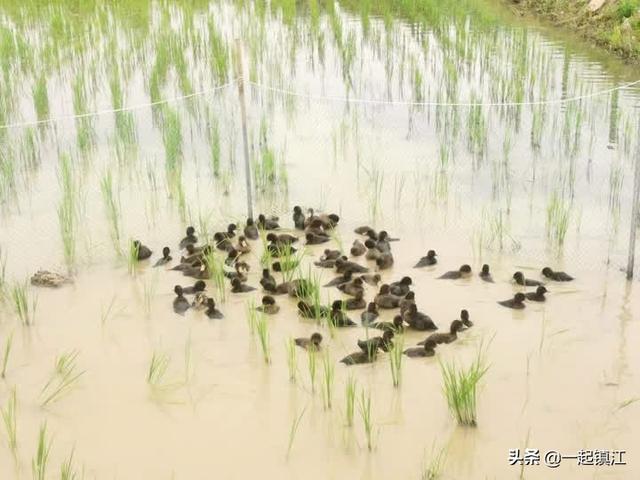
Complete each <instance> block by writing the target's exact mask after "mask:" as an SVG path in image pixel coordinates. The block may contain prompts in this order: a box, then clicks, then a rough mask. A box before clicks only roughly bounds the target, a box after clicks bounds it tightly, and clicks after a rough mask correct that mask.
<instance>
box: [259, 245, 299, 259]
mask: <svg viewBox="0 0 640 480" xmlns="http://www.w3.org/2000/svg"><path fill="white" fill-rule="evenodd" d="M267 251H268V252H269V254H270V255H271V256H272V257H274V258H280V257H287V256H291V255H293V254H295V253H296V252H297V251H298V250H296V249H295V248H294V247H293V246H291V245H289V244H283V243H273V242H270V243H269V244H267Z"/></svg>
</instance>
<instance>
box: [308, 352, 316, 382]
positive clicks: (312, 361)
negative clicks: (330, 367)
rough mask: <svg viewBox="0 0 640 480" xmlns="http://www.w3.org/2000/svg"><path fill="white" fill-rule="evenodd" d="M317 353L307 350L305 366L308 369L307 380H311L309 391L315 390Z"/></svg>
mask: <svg viewBox="0 0 640 480" xmlns="http://www.w3.org/2000/svg"><path fill="white" fill-rule="evenodd" d="M316 355H317V353H316V352H315V351H314V350H309V351H308V352H307V360H308V362H307V367H308V370H309V380H310V381H311V391H312V392H315V391H316V372H317V370H318V364H317V361H318V359H317V357H316Z"/></svg>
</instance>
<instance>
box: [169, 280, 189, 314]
mask: <svg viewBox="0 0 640 480" xmlns="http://www.w3.org/2000/svg"><path fill="white" fill-rule="evenodd" d="M173 291H174V292H175V294H176V298H174V299H173V311H174V312H176V313H178V314H180V315H184V312H186V311H187V310H189V307H191V304H190V303H189V301H188V300H187V299H186V298H184V295H183V294H182V287H181V286H180V285H176V286H175V287H173Z"/></svg>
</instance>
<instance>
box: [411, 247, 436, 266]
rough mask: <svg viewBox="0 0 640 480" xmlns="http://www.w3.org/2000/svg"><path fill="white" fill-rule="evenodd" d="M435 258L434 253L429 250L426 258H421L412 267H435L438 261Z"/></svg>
mask: <svg viewBox="0 0 640 480" xmlns="http://www.w3.org/2000/svg"><path fill="white" fill-rule="evenodd" d="M436 257H437V254H436V251H435V250H429V251H428V252H427V256H426V257H422V258H421V259H420V260H418V263H416V264H415V265H414V266H413V268H422V267H430V266H432V265H435V264H436V263H438V259H437V258H436Z"/></svg>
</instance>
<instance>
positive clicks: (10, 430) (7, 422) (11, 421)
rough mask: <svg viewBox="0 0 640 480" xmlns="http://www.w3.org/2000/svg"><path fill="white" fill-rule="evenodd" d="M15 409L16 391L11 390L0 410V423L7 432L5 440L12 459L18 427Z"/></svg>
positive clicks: (16, 407) (15, 448) (16, 406)
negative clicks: (0, 414) (5, 404)
mask: <svg viewBox="0 0 640 480" xmlns="http://www.w3.org/2000/svg"><path fill="white" fill-rule="evenodd" d="M17 409H18V400H17V398H16V389H15V388H13V390H11V394H10V395H9V399H8V400H7V406H6V407H4V408H3V409H1V410H0V413H2V421H3V423H4V428H5V430H6V431H7V440H8V443H9V449H10V450H11V452H12V453H13V455H14V457H15V456H16V452H17V449H18V435H17V432H18V425H17V417H16V414H17Z"/></svg>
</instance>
